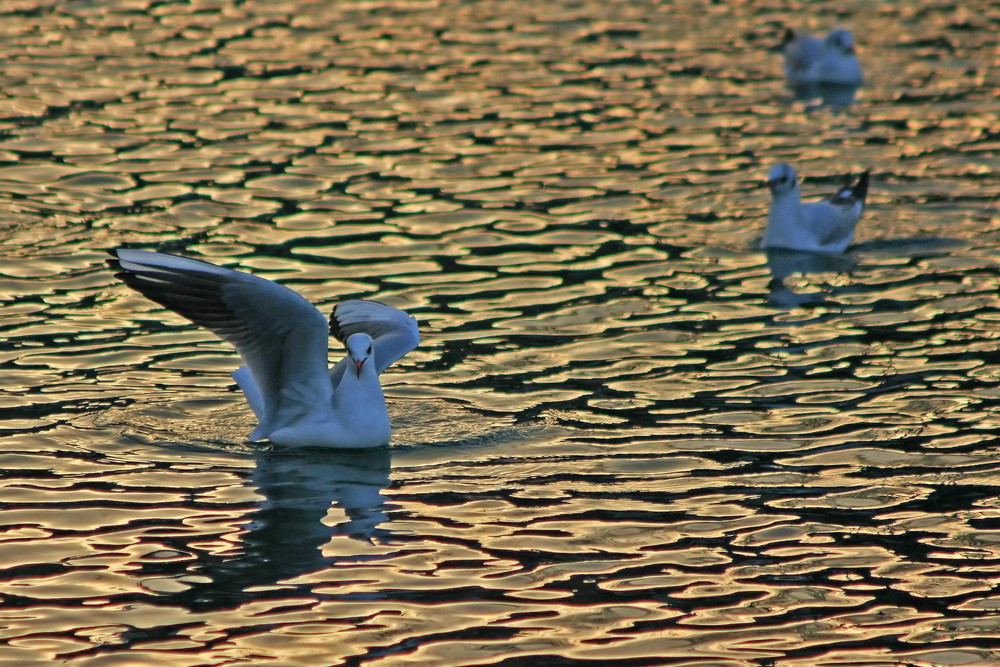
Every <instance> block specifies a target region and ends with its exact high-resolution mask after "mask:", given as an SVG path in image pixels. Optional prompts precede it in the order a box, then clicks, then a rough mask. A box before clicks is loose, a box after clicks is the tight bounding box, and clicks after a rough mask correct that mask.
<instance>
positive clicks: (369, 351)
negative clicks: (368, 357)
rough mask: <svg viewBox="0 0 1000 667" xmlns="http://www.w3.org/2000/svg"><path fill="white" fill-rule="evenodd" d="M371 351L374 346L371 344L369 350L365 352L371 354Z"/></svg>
mask: <svg viewBox="0 0 1000 667" xmlns="http://www.w3.org/2000/svg"><path fill="white" fill-rule="evenodd" d="M371 353H372V346H371V345H369V346H368V351H367V352H366V353H365V354H371Z"/></svg>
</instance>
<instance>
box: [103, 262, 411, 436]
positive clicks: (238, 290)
mask: <svg viewBox="0 0 1000 667" xmlns="http://www.w3.org/2000/svg"><path fill="white" fill-rule="evenodd" d="M112 254H113V255H114V257H115V258H114V259H109V260H108V263H109V264H110V265H111V266H112V267H113V268H114V269H116V271H117V273H116V274H115V275H116V276H117V277H118V278H120V279H122V280H123V281H124V282H125V284H126V285H128V286H129V287H131V288H132V289H134V290H136V291H137V292H139V293H141V294H142V295H143V296H145V297H147V298H148V299H150V300H152V301H155V302H157V303H159V304H161V305H163V306H166V307H167V308H169V309H170V310H173V311H175V312H176V313H178V314H180V315H182V316H184V317H186V318H187V319H189V320H191V321H192V322H194V323H195V324H198V325H200V326H203V327H205V328H206V329H209V330H210V331H212V332H213V333H214V334H216V335H217V336H219V337H220V338H222V339H223V340H226V341H228V342H230V343H232V344H233V346H235V347H236V351H237V352H238V353H239V355H240V357H241V358H242V360H243V363H244V364H245V365H244V366H243V367H241V368H239V369H238V370H236V371H234V372H233V374H232V375H233V378H234V379H235V380H236V383H237V384H238V385H239V386H240V389H242V390H243V393H244V395H245V396H246V399H247V403H249V404H250V408H251V409H252V410H253V412H254V414H255V415H256V416H257V419H258V421H259V423H258V425H257V427H256V428H255V429H254V430H253V433H251V435H250V438H251V440H264V439H269V440H270V441H271V442H273V443H274V444H276V445H279V446H285V447H332V448H345V449H348V448H361V447H380V446H384V445H388V444H389V438H390V434H391V429H390V424H389V413H388V411H387V410H386V406H385V396H384V394H383V393H382V386H381V384H380V383H379V379H378V376H379V374H380V373H382V371H384V370H385V369H386V368H388V367H389V366H390V365H392V364H393V363H394V362H395V361H397V360H399V359H400V358H402V357H403V356H404V355H405V354H407V353H408V352H410V351H411V350H413V349H414V348H415V347H416V346H417V344H418V343H419V342H420V334H419V332H418V330H417V321H416V320H415V319H414V318H413V317H410V316H409V315H407V314H406V313H404V312H403V311H401V310H397V309H396V308H392V307H391V306H386V305H385V304H381V303H378V302H375V301H360V300H351V301H343V302H341V303H339V304H337V306H336V308H334V310H333V313H332V315H331V317H330V321H329V323H328V322H327V320H326V318H325V317H323V315H322V314H321V313H320V312H319V310H317V309H316V307H315V306H313V305H312V304H311V303H309V302H308V301H306V299H304V298H303V297H302V296H300V295H299V294H297V293H296V292H294V291H292V290H290V289H288V288H287V287H284V286H282V285H279V284H277V283H275V282H272V281H270V280H266V279H264V278H258V277H256V276H252V275H250V274H248V273H243V272H240V271H234V270H232V269H226V268H223V267H221V266H216V265H214V264H209V263H208V262H203V261H200V260H196V259H189V258H186V257H179V256H177V255H167V254H163V253H158V252H149V251H145V250H125V249H119V250H115V251H113V252H112ZM331 332H332V333H333V335H334V336H335V337H336V338H337V339H338V340H340V341H343V342H344V344H345V346H346V348H347V356H346V357H344V358H343V359H341V360H340V361H339V362H338V363H337V364H336V365H334V366H333V368H332V369H328V368H327V363H328V362H327V354H328V341H329V335H330V333H331Z"/></svg>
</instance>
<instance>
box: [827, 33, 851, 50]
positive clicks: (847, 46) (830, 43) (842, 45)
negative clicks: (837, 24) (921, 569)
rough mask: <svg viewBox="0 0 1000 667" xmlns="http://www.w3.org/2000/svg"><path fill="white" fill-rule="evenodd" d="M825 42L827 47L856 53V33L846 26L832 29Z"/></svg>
mask: <svg viewBox="0 0 1000 667" xmlns="http://www.w3.org/2000/svg"><path fill="white" fill-rule="evenodd" d="M824 43H825V44H826V46H827V48H831V49H835V50H837V51H839V52H840V53H854V35H853V34H851V31H850V30H847V29H846V28H835V29H833V30H831V31H830V34H828V35H827V36H826V39H825V40H824Z"/></svg>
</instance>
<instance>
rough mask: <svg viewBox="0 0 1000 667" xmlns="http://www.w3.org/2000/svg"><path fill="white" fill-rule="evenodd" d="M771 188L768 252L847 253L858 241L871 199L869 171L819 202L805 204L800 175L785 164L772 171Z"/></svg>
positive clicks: (769, 178)
mask: <svg viewBox="0 0 1000 667" xmlns="http://www.w3.org/2000/svg"><path fill="white" fill-rule="evenodd" d="M767 185H768V187H770V189H771V209H770V211H769V213H768V216H767V230H766V231H765V232H764V240H763V241H762V243H761V245H762V246H763V247H764V248H786V249H789V250H805V251H809V252H844V250H846V249H847V246H848V245H850V243H851V240H852V239H853V238H854V228H855V226H856V225H857V223H858V219H859V218H860V217H861V211H862V210H863V209H864V206H865V197H866V196H867V195H868V171H865V172H864V173H863V174H861V176H860V177H859V178H858V181H857V183H855V184H853V185H851V184H848V185H845V186H844V187H842V188H841V189H840V190H838V191H837V192H836V193H834V194H833V195H831V196H829V197H827V198H826V199H824V200H822V201H818V202H812V203H808V204H803V203H802V198H801V193H800V192H799V182H798V175H797V174H796V173H795V170H794V169H793V168H792V167H791V166H790V165H788V164H786V163H784V162H782V163H780V164H776V165H775V166H774V167H772V168H771V171H770V173H769V174H768V179H767Z"/></svg>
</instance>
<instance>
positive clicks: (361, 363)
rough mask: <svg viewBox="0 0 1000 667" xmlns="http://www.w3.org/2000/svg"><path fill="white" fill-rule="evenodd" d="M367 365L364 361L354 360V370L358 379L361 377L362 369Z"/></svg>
mask: <svg viewBox="0 0 1000 667" xmlns="http://www.w3.org/2000/svg"><path fill="white" fill-rule="evenodd" d="M364 365H365V360H364V359H355V360H354V370H355V371H356V372H357V375H358V377H361V367H362V366H364Z"/></svg>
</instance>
